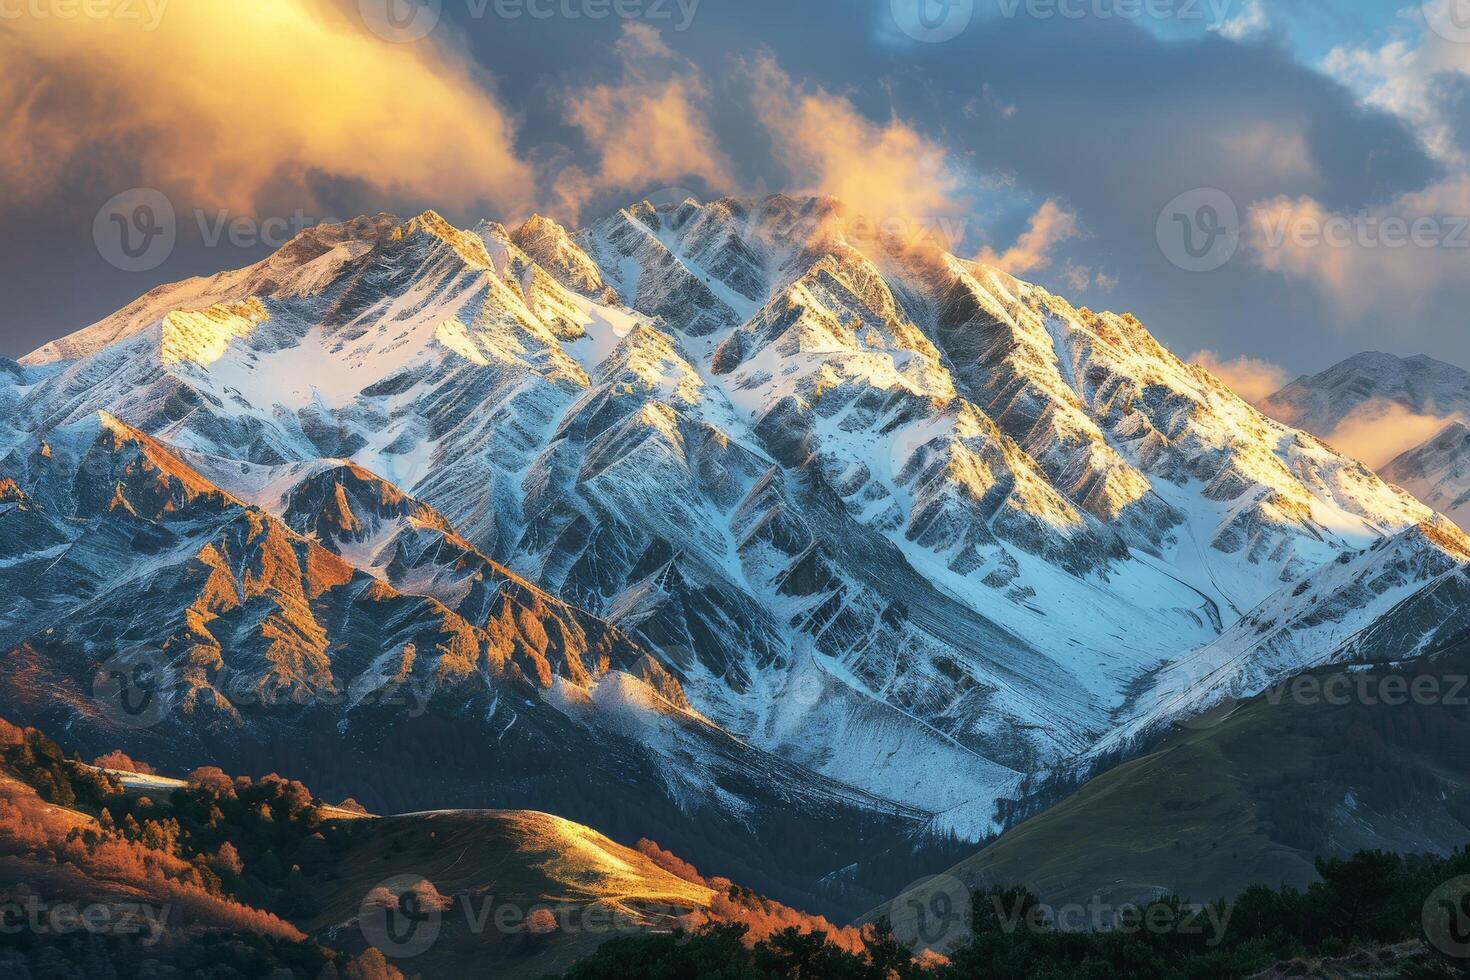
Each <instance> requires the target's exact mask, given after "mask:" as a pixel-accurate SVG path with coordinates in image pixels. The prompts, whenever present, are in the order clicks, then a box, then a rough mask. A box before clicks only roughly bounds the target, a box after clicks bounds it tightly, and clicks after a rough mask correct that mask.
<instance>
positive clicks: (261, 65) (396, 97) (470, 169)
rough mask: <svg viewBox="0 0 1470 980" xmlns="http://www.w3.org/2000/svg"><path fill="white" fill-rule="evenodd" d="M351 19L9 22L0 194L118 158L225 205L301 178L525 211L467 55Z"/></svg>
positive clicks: (314, 13) (338, 10) (524, 190)
mask: <svg viewBox="0 0 1470 980" xmlns="http://www.w3.org/2000/svg"><path fill="white" fill-rule="evenodd" d="M349 7H350V8H351V9H349ZM355 9H356V4H355V3H354V4H350V5H345V4H341V3H339V2H337V0H248V2H241V0H189V2H187V3H173V4H169V5H168V8H167V10H166V12H165V14H164V16H162V17H160V18H159V19H158V22H157V28H156V30H148V31H145V30H140V29H139V25H138V24H137V23H136V22H135V21H131V20H127V19H123V18H111V19H103V20H90V19H86V18H76V19H62V18H34V17H25V18H17V19H12V20H10V21H7V27H6V31H5V33H4V35H3V36H0V61H3V62H4V63H5V65H6V69H7V70H6V73H5V74H6V76H7V79H8V81H7V82H0V111H3V113H4V115H5V117H6V119H7V121H8V125H7V126H6V127H5V130H4V134H3V135H0V181H3V185H4V186H5V189H4V190H3V191H0V195H7V196H14V197H27V196H29V197H34V196H39V195H42V194H45V193H47V192H51V191H54V190H55V189H56V188H57V187H58V186H59V182H60V181H61V180H62V179H63V178H64V176H65V174H66V173H67V171H68V168H69V165H70V164H72V163H74V162H77V161H79V160H82V159H84V158H87V159H93V160H96V159H99V158H100V159H104V160H106V159H114V158H117V159H121V160H123V161H125V162H126V164H132V166H131V167H129V168H128V169H129V170H136V171H138V172H142V173H145V174H147V175H148V179H149V180H150V182H152V183H153V184H154V185H156V186H157V187H158V188H159V189H161V190H163V191H165V192H166V193H170V194H173V193H184V194H189V195H195V196H196V198H197V200H198V201H199V202H200V203H207V204H208V205H209V206H212V207H227V208H230V209H232V210H235V211H237V212H240V213H251V208H252V206H253V205H254V204H255V203H256V200H257V198H258V197H259V196H260V195H261V194H262V193H263V192H264V191H266V190H267V189H268V188H270V187H271V186H278V185H279V182H280V181H282V180H283V179H284V180H295V181H301V180H302V179H303V178H305V177H306V176H307V175H308V174H310V173H319V174H325V175H328V176H331V177H339V178H345V179H349V180H356V181H362V182H365V183H367V184H370V185H372V186H373V187H374V188H377V189H378V190H379V191H380V192H383V193H402V194H406V195H433V196H435V197H437V198H441V199H449V200H466V201H476V202H484V203H486V204H489V205H492V206H494V207H497V208H501V209H509V208H514V207H518V206H523V205H524V204H526V203H528V202H529V200H530V197H531V194H532V179H531V173H530V170H529V168H528V167H527V166H526V165H525V164H524V163H522V162H521V161H520V160H519V159H518V158H517V157H516V156H515V154H514V151H513V149H512V144H511V139H512V133H511V127H510V123H509V121H508V119H507V117H506V114H505V113H504V111H503V110H502V109H501V107H500V106H499V105H498V104H497V103H496V101H495V100H494V99H493V98H492V97H491V96H490V95H488V94H487V93H486V91H485V90H484V88H483V87H482V85H481V84H480V82H479V81H478V80H477V79H476V78H475V73H474V70H473V68H472V67H471V65H470V63H469V62H468V61H467V60H466V59H465V58H464V57H462V56H460V55H458V54H455V53H453V52H450V51H449V50H447V49H445V48H443V47H442V46H439V45H435V44H434V43H432V42H431V41H429V40H426V41H423V42H421V43H418V44H411V45H410V44H397V45H395V44H389V43H387V42H385V41H382V40H380V39H379V38H377V37H375V36H374V35H372V34H371V33H369V32H368V31H367V30H365V29H364V27H363V26H362V24H361V21H360V20H359V19H358V18H356V16H355ZM446 136H452V138H446ZM134 155H136V156H134ZM0 200H3V198H0Z"/></svg>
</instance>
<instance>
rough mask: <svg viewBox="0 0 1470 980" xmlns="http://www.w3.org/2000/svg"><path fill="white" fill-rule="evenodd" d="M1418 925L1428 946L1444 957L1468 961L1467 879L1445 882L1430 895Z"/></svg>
mask: <svg viewBox="0 0 1470 980" xmlns="http://www.w3.org/2000/svg"><path fill="white" fill-rule="evenodd" d="M1422 921H1423V923H1424V935H1425V937H1426V938H1427V939H1428V940H1429V943H1430V945H1431V946H1433V947H1434V948H1435V949H1437V950H1439V951H1440V952H1441V953H1443V954H1445V955H1446V956H1450V957H1453V958H1455V959H1458V960H1463V959H1470V875H1461V876H1460V877H1458V878H1454V879H1452V880H1450V881H1447V882H1445V883H1444V884H1443V885H1440V886H1439V887H1438V888H1436V889H1435V890H1434V891H1433V892H1431V893H1430V895H1429V898H1428V900H1426V901H1425V903H1424V912H1423V918H1422Z"/></svg>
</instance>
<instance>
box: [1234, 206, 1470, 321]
mask: <svg viewBox="0 0 1470 980" xmlns="http://www.w3.org/2000/svg"><path fill="white" fill-rule="evenodd" d="M1247 219H1248V220H1247V227H1246V230H1245V236H1244V237H1245V240H1246V244H1247V246H1248V247H1249V254H1250V255H1251V256H1252V258H1253V259H1254V261H1255V262H1256V264H1257V265H1259V266H1260V267H1261V268H1263V269H1266V270H1268V271H1270V272H1275V273H1277V274H1279V275H1281V276H1284V277H1286V278H1287V279H1292V280H1297V281H1301V282H1305V283H1307V284H1309V285H1311V286H1312V287H1313V288H1315V289H1316V290H1317V292H1318V293H1319V294H1320V295H1321V297H1322V298H1323V300H1325V301H1326V303H1327V304H1328V306H1329V307H1330V308H1331V309H1332V310H1333V311H1334V312H1335V313H1336V314H1337V315H1338V316H1340V317H1342V318H1343V319H1346V320H1364V319H1368V318H1371V317H1375V316H1379V315H1382V314H1385V313H1394V312H1398V313H1402V312H1403V311H1405V310H1408V311H1411V312H1417V311H1419V310H1421V309H1423V308H1425V307H1426V305H1427V304H1430V303H1431V302H1432V301H1433V300H1434V299H1435V298H1436V296H1437V295H1439V294H1440V293H1441V291H1443V290H1447V289H1454V288H1456V287H1462V286H1463V285H1464V280H1465V263H1466V259H1467V258H1470V177H1453V178H1449V179H1446V180H1443V181H1439V182H1437V183H1434V184H1431V185H1430V186H1429V187H1426V188H1425V189H1424V190H1422V191H1416V192H1413V193H1408V194H1400V195H1399V196H1397V197H1395V198H1393V199H1392V200H1390V201H1388V202H1387V203H1386V204H1382V205H1379V206H1377V207H1374V208H1371V209H1362V210H1360V211H1357V212H1353V213H1342V212H1335V211H1332V210H1329V209H1328V208H1327V207H1326V206H1325V205H1323V204H1322V203H1321V202H1319V201H1317V200H1316V199H1314V198H1311V197H1307V196H1301V197H1295V198H1292V197H1286V196H1282V197H1276V198H1272V199H1269V200H1265V201H1259V202H1257V203H1255V204H1253V205H1251V207H1250V208H1249V209H1248V215H1247Z"/></svg>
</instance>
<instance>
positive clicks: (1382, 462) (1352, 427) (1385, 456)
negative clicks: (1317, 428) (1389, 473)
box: [1322, 398, 1457, 469]
mask: <svg viewBox="0 0 1470 980" xmlns="http://www.w3.org/2000/svg"><path fill="white" fill-rule="evenodd" d="M1456 418H1457V417H1456V416H1453V415H1444V416H1440V415H1420V414H1418V413H1416V412H1412V411H1410V410H1409V409H1407V408H1405V407H1403V406H1402V405H1399V404H1398V403H1396V402H1391V401H1388V400H1386V399H1382V398H1374V399H1371V400H1369V401H1366V402H1364V403H1363V404H1361V405H1359V406H1358V407H1357V408H1355V409H1353V411H1352V412H1351V413H1350V414H1349V415H1348V416H1347V417H1346V418H1344V419H1343V420H1342V421H1341V422H1339V423H1338V424H1337V427H1336V428H1334V429H1333V430H1332V431H1331V432H1329V433H1327V434H1326V435H1324V436H1323V437H1322V441H1323V442H1325V443H1327V444H1328V445H1330V446H1331V447H1332V448H1334V449H1336V450H1337V451H1338V452H1341V453H1346V454H1347V455H1349V456H1352V457H1353V458H1355V459H1360V460H1362V461H1363V462H1364V463H1366V464H1368V466H1370V467H1372V468H1373V469H1379V468H1380V467H1383V466H1386V465H1387V464H1389V463H1391V462H1393V460H1394V459H1396V458H1398V457H1399V456H1400V455H1402V454H1403V453H1406V452H1408V451H1409V450H1410V449H1413V448H1415V447H1416V446H1420V445H1422V444H1424V443H1425V442H1427V441H1428V440H1429V439H1431V438H1433V437H1434V436H1435V435H1436V434H1438V433H1439V431H1440V430H1441V429H1443V428H1444V427H1445V426H1446V425H1448V424H1449V423H1450V422H1452V421H1455V419H1456Z"/></svg>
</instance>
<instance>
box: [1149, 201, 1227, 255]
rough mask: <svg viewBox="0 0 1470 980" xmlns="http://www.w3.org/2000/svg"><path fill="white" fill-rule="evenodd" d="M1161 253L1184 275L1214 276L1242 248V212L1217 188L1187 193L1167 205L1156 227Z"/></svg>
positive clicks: (1160, 214)
mask: <svg viewBox="0 0 1470 980" xmlns="http://www.w3.org/2000/svg"><path fill="white" fill-rule="evenodd" d="M1154 232H1155V235H1156V237H1157V238H1158V242H1159V250H1160V251H1162V252H1163V253H1164V258H1166V259H1168V260H1169V261H1170V262H1172V263H1173V264H1174V265H1175V266H1177V267H1178V268H1180V269H1183V270H1184V271H1185V272H1212V271H1214V270H1215V269H1218V268H1220V267H1221V266H1223V265H1224V264H1225V263H1226V262H1229V261H1230V259H1231V258H1232V257H1233V256H1234V255H1235V250H1236V249H1237V248H1239V247H1240V211H1239V209H1238V208H1236V206H1235V202H1234V201H1233V200H1231V198H1230V195H1229V194H1226V193H1225V192H1224V191H1222V190H1219V189H1217V188H1214V187H1198V188H1195V189H1194V190H1192V191H1185V192H1184V193H1183V194H1180V195H1179V196H1178V197H1176V198H1174V200H1172V201H1170V202H1169V203H1168V204H1166V205H1164V210H1162V211H1160V212H1159V220H1158V222H1157V223H1156V224H1155V226H1154Z"/></svg>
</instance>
